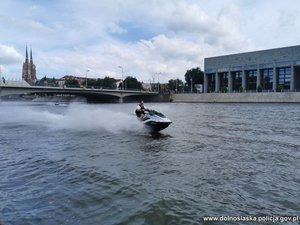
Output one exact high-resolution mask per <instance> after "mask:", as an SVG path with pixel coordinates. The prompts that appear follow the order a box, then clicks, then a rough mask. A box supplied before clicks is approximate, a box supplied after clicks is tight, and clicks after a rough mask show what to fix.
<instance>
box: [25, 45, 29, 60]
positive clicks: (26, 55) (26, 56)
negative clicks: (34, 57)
mask: <svg viewBox="0 0 300 225" xmlns="http://www.w3.org/2000/svg"><path fill="white" fill-rule="evenodd" d="M25 62H26V63H28V52H27V43H26V59H25Z"/></svg>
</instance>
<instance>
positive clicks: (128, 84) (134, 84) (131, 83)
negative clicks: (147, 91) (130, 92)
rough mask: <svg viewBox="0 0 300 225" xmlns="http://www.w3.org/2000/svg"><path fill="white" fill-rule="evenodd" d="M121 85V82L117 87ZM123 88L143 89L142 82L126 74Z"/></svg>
mask: <svg viewBox="0 0 300 225" xmlns="http://www.w3.org/2000/svg"><path fill="white" fill-rule="evenodd" d="M121 87H122V83H120V84H119V88H121ZM124 88H125V89H136V90H141V89H143V87H142V83H141V82H139V81H138V80H137V79H136V78H135V77H131V76H128V77H126V78H125V80H124Z"/></svg>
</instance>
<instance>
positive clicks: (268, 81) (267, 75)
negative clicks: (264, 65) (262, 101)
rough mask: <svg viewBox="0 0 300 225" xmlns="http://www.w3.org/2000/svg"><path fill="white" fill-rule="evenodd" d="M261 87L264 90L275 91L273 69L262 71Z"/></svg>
mask: <svg viewBox="0 0 300 225" xmlns="http://www.w3.org/2000/svg"><path fill="white" fill-rule="evenodd" d="M261 86H262V89H263V90H272V89H273V69H263V70H261Z"/></svg>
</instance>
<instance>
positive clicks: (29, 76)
mask: <svg viewBox="0 0 300 225" xmlns="http://www.w3.org/2000/svg"><path fill="white" fill-rule="evenodd" d="M22 79H23V80H25V81H26V82H27V83H28V84H30V85H33V84H35V82H36V68H35V65H34V64H33V59H32V49H31V47H30V61H29V60H28V51H27V45H26V58H25V62H24V63H23V72H22Z"/></svg>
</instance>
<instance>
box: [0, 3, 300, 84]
mask: <svg viewBox="0 0 300 225" xmlns="http://www.w3.org/2000/svg"><path fill="white" fill-rule="evenodd" d="M299 4H300V3H299V2H298V1H296V0H286V2H280V1H275V2H273V3H272V7H270V1H268V0H259V1H258V0H252V1H249V0H248V1H246V0H245V1H238V0H228V1H226V2H223V1H219V0H210V1H204V0H177V1H163V0H153V1H143V0H126V1H123V0H115V1H92V0H87V1H81V0H61V1H50V2H47V1H33V0H28V1H8V0H3V1H1V2H0V8H1V9H2V11H1V15H0V33H1V35H0V44H1V43H2V46H5V47H10V46H11V48H12V49H13V50H14V51H11V52H10V54H8V53H5V54H2V55H1V56H0V57H1V58H0V59H1V62H0V63H1V64H4V63H3V62H5V63H6V64H5V65H6V68H7V69H8V70H9V71H15V72H14V74H17V75H16V76H20V74H21V71H20V70H21V68H22V60H24V55H23V56H22V55H21V54H19V53H18V52H22V53H23V54H24V52H25V51H24V50H25V43H26V42H28V43H29V44H32V47H33V54H34V62H35V64H36V66H37V73H38V77H39V78H41V77H43V76H44V75H47V76H55V77H60V76H63V75H66V74H74V75H85V71H86V69H87V68H89V69H90V72H89V76H91V77H104V76H107V75H109V76H114V77H116V78H120V76H121V75H120V73H121V72H120V68H118V66H120V65H121V66H123V68H124V74H125V75H131V76H135V77H137V78H138V79H139V80H144V81H148V80H150V79H152V78H153V76H154V75H155V74H156V73H158V72H161V73H162V75H161V79H165V80H166V79H168V78H172V77H171V76H172V75H173V76H176V77H179V78H181V79H183V77H184V74H185V72H186V70H187V69H191V68H193V67H197V66H200V67H201V68H203V60H204V58H205V57H211V56H217V55H225V54H232V53H239V52H244V51H252V50H260V49H262V48H272V47H280V46H287V45H292V44H298V43H297V42H299V41H298V40H299V39H300V29H299V28H300V27H299V24H300V17H299V15H300V12H299V9H298V8H300V7H299V6H300V5H299ZM12 15H13V16H12ZM4 43H5V44H4ZM8 45H9V46H8ZM0 50H1V49H0ZM6 51H7V50H6ZM1 52H5V51H3V50H2V51H1ZM13 52H15V54H12V53H13ZM17 60H19V61H17ZM9 62H10V63H9ZM173 78H174V77H173ZM166 81H167V80H166Z"/></svg>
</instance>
